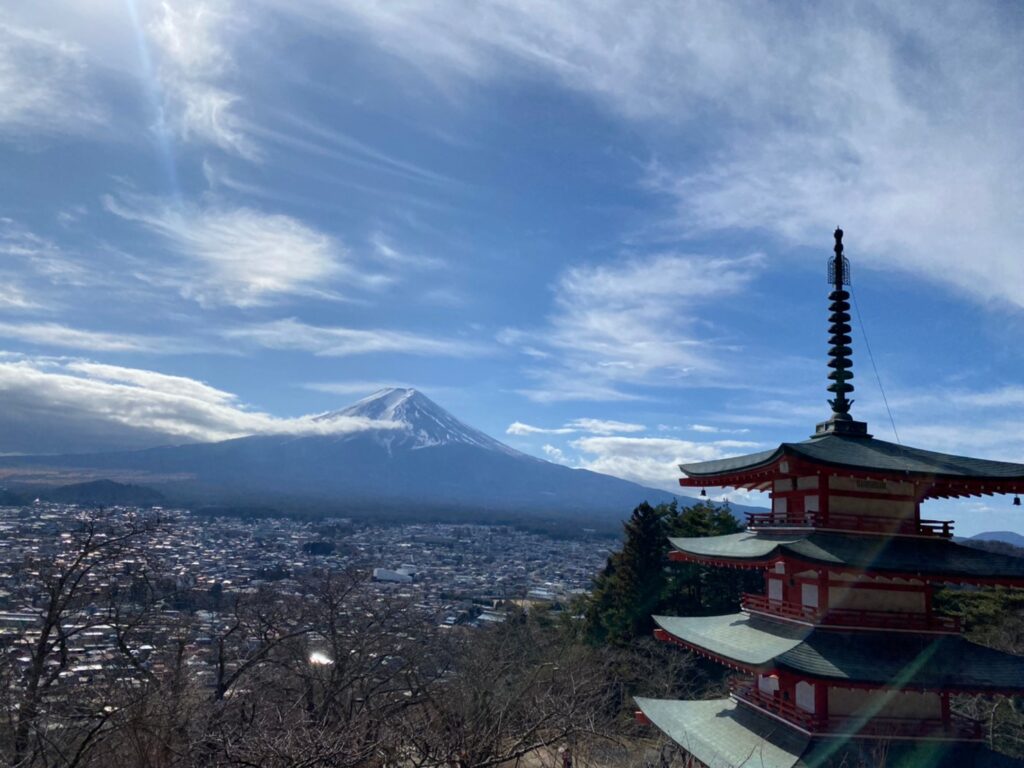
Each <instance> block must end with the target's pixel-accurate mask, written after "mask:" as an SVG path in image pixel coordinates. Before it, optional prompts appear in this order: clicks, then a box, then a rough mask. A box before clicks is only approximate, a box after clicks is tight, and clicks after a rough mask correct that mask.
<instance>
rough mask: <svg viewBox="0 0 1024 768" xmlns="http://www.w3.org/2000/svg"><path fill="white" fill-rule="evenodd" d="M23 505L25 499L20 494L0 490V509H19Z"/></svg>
mask: <svg viewBox="0 0 1024 768" xmlns="http://www.w3.org/2000/svg"><path fill="white" fill-rule="evenodd" d="M24 503H25V497H24V496H22V495H21V494H20V493H15V492H14V491H11V490H8V489H7V488H0V507H20V506H21V505H22V504H24Z"/></svg>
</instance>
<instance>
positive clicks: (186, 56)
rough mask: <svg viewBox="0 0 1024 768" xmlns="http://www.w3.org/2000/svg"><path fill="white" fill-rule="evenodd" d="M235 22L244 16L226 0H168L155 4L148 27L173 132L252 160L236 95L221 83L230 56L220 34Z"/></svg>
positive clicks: (253, 149) (230, 67)
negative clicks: (155, 11) (183, 0)
mask: <svg viewBox="0 0 1024 768" xmlns="http://www.w3.org/2000/svg"><path fill="white" fill-rule="evenodd" d="M239 26H243V27H244V26H245V17H244V16H243V15H242V14H241V13H240V12H239V11H238V9H235V8H233V7H232V5H231V3H230V2H228V0H202V1H201V2H179V1H178V0H173V1H168V2H163V3H161V4H160V6H159V13H158V14H157V15H156V17H155V18H154V19H153V20H152V21H151V23H150V25H149V30H148V31H149V37H150V39H151V41H152V42H153V43H154V46H155V48H156V50H157V51H158V53H159V56H158V71H159V78H160V84H161V86H162V90H163V94H164V97H165V99H166V104H165V105H164V107H165V111H166V113H167V114H169V115H170V116H171V118H172V125H173V127H174V128H176V129H177V133H178V135H179V136H180V137H181V138H182V139H185V140H198V141H200V142H205V143H209V144H212V145H214V146H217V147H219V148H220V149H222V150H224V151H226V152H230V153H233V154H237V155H240V156H242V157H244V158H246V159H249V160H256V159H258V158H259V157H260V151H259V148H258V146H257V144H256V142H255V141H254V140H253V138H252V137H251V136H250V135H249V131H248V130H247V126H246V123H245V121H244V120H243V118H242V117H241V116H240V115H239V107H240V105H241V104H242V97H241V96H240V95H239V94H238V93H237V92H235V91H233V90H231V89H230V88H229V87H227V86H225V85H224V81H225V79H226V78H227V76H228V75H229V74H230V73H231V72H233V71H234V68H235V62H234V58H233V56H232V53H231V49H230V47H229V46H228V45H227V44H226V43H225V41H224V40H223V38H224V36H225V35H226V34H227V33H228V32H229V31H230V30H232V29H236V30H237V28H238V27H239Z"/></svg>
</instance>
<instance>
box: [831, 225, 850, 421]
mask: <svg viewBox="0 0 1024 768" xmlns="http://www.w3.org/2000/svg"><path fill="white" fill-rule="evenodd" d="M835 239H836V245H835V254H836V255H835V257H834V258H833V259H832V260H831V261H830V262H829V270H828V271H829V280H830V282H831V283H832V284H833V285H834V289H833V291H832V292H831V293H830V294H829V295H828V298H829V301H831V302H832V303H831V304H830V305H829V310H830V311H831V312H832V314H831V316H830V317H829V322H830V323H831V325H830V326H829V333H830V334H832V338H831V339H830V341H829V343H830V344H831V347H830V349H829V352H828V355H829V357H830V358H832V359H831V360H830V361H829V364H828V367H829V368H831V369H832V372H831V373H829V375H828V377H829V379H830V380H831V381H832V383H831V384H829V387H828V391H829V392H832V393H834V394H835V398H833V399H832V400H829V401H828V404H829V405H831V406H832V418H834V419H842V420H843V421H849V420H850V406H851V405H853V400H850V399H848V398H847V395H848V394H849V393H851V392H853V384H851V383H850V379H852V378H853V371H852V370H850V369H851V368H853V361H852V360H851V359H850V355H852V354H853V350H852V349H851V348H850V342H851V341H852V339H851V338H850V331H851V330H853V329H852V328H851V327H850V292H849V291H847V290H846V289H845V288H844V287H843V286H846V285H849V284H850V262H849V261H848V260H847V258H846V257H845V256H843V230H841V229H838V228H837V229H836V231H835Z"/></svg>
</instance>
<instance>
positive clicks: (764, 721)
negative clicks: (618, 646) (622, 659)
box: [636, 697, 1021, 768]
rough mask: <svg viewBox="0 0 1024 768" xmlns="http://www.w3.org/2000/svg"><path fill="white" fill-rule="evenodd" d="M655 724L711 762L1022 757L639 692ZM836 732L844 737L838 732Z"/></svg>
mask: <svg viewBox="0 0 1024 768" xmlns="http://www.w3.org/2000/svg"><path fill="white" fill-rule="evenodd" d="M636 703H637V706H638V707H639V713H638V719H640V720H641V721H642V722H644V723H650V724H652V725H654V726H656V727H657V728H658V729H659V730H661V731H662V732H663V733H665V734H666V735H667V736H668V737H669V738H671V739H672V740H673V741H675V742H676V743H677V744H679V745H680V746H681V747H682V748H683V749H684V750H686V751H687V752H688V753H689V754H690V755H692V756H693V757H694V758H696V759H697V760H699V761H701V763H703V764H704V765H706V766H708V768H734V766H744V768H747V767H753V766H757V768H823V766H832V765H842V766H880V765H882V764H883V763H884V765H885V766H886V768H1020V765H1021V762H1020V761H1019V760H1014V759H1012V758H1009V757H1006V756H1005V755H1000V754H998V753H996V752H993V751H992V750H991V749H989V748H988V747H986V746H985V745H984V744H981V743H978V742H971V741H959V742H949V741H936V740H911V739H898V738H897V739H892V738H882V739H849V738H848V737H846V736H845V735H844V734H833V735H831V736H822V735H820V734H807V733H804V732H801V731H799V730H795V729H793V728H790V727H788V726H785V725H782V724H781V723H780V721H779V720H778V719H777V717H775V716H773V715H771V714H766V713H765V712H763V711H759V710H758V709H756V708H753V707H750V706H748V705H747V704H746V703H745V702H744V701H743V700H741V699H738V698H736V697H730V698H728V699H707V700H704V701H675V700H666V699H645V698H639V697H638V698H637V699H636ZM837 736H843V737H842V738H837Z"/></svg>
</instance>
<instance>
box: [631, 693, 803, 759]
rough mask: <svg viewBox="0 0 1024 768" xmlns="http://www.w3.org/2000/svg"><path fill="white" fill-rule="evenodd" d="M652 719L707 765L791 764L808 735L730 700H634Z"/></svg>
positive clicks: (800, 751)
mask: <svg viewBox="0 0 1024 768" xmlns="http://www.w3.org/2000/svg"><path fill="white" fill-rule="evenodd" d="M636 704H637V706H638V707H639V708H640V711H641V712H643V713H644V714H645V715H646V716H647V717H648V719H650V721H651V722H652V723H654V724H655V725H656V726H657V727H658V728H660V729H661V730H662V731H663V732H664V733H665V734H666V735H667V736H668V737H669V738H671V739H672V740H673V741H675V742H676V743H677V744H679V746H681V747H682V748H683V749H685V750H686V751H687V752H689V753H690V754H691V755H693V756H694V757H696V758H697V759H698V760H700V761H701V762H702V763H704V764H705V765H706V766H708V768H736V767H737V766H741V765H742V766H745V767H746V768H793V767H794V766H795V765H797V763H798V761H799V760H800V755H801V754H803V752H804V750H805V749H806V748H807V744H808V741H809V740H808V738H807V737H806V736H803V735H801V734H800V733H799V732H797V731H794V730H793V729H792V728H788V727H787V726H785V725H782V724H780V723H778V722H776V721H774V720H771V719H769V718H767V717H764V716H762V715H759V714H758V713H756V712H754V711H752V710H750V709H749V708H747V707H743V706H740V705H737V704H736V702H735V701H732V700H730V699H710V700H707V701H671V700H665V699H643V698H637V699H636Z"/></svg>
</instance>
